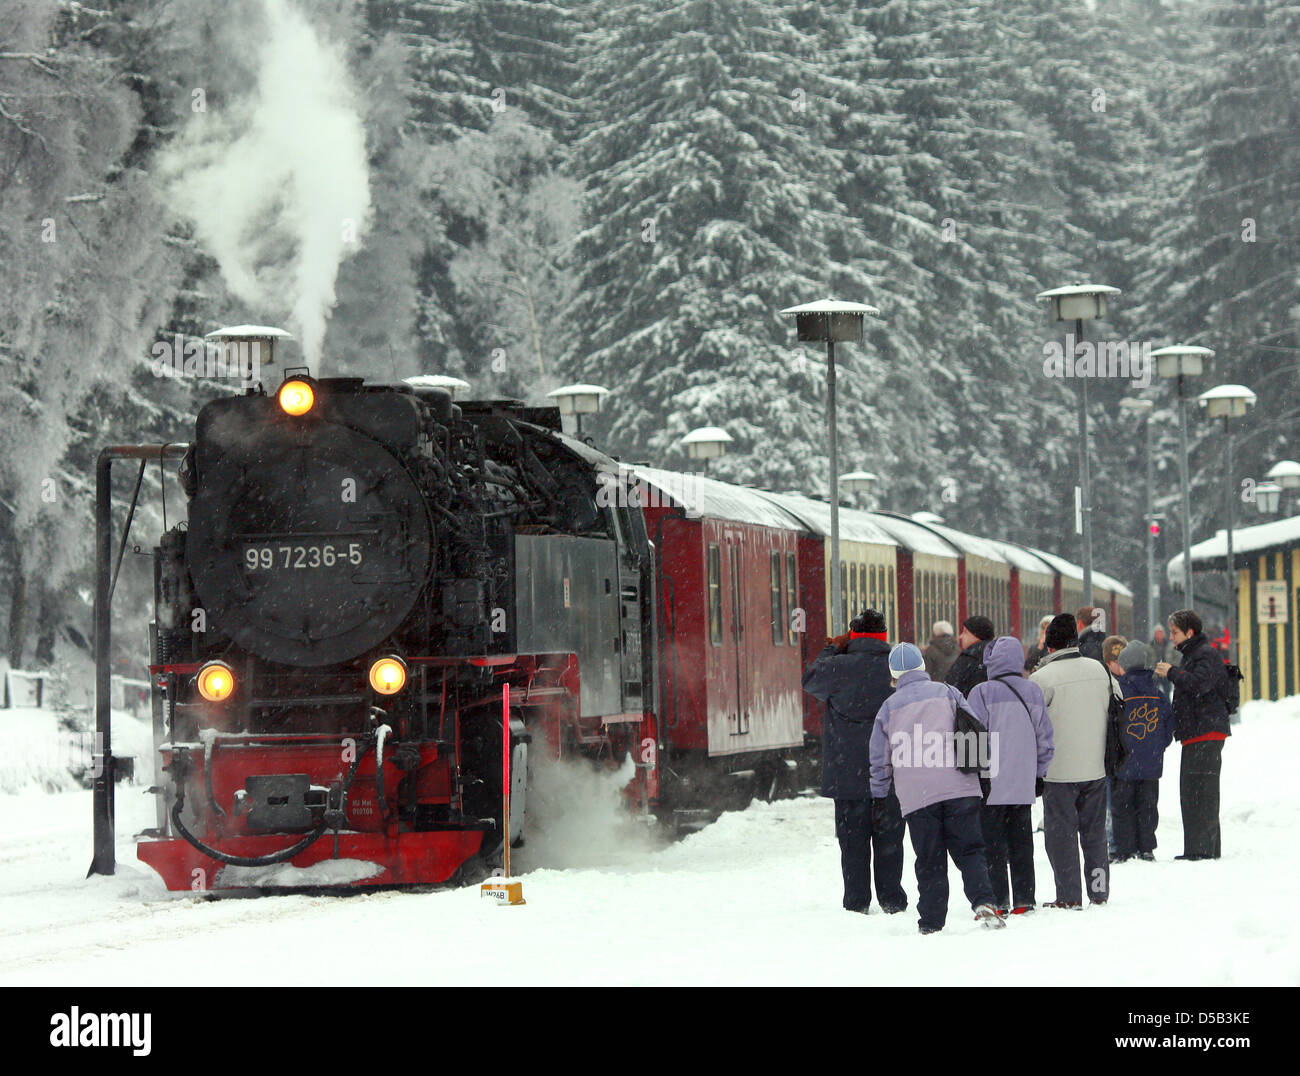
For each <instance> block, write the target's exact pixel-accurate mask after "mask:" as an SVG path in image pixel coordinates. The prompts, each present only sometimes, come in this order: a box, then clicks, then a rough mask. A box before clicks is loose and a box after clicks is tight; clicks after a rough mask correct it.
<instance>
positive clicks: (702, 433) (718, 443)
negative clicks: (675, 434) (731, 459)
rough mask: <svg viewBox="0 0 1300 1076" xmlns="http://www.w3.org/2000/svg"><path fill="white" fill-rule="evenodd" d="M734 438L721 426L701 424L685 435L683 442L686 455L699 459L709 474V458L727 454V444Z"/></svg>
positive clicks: (714, 458)
mask: <svg viewBox="0 0 1300 1076" xmlns="http://www.w3.org/2000/svg"><path fill="white" fill-rule="evenodd" d="M734 440H735V438H734V437H732V436H731V434H729V433H728V432H727V431H726V430H724V429H722V427H720V426H701V427H699V428H698V429H695V430H691V432H690V433H688V434H687V435H686V436H685V437H683V438H682V444H684V445H685V446H686V455H688V456H689V457H690V458H691V459H693V460H699V461H700V466H701V467H702V468H703V469H704V473H705V474H708V472H709V460H716V459H718V458H719V457H720V456H725V455H726V454H727V446H728V445H729V444H731V443H732V442H733V441H734Z"/></svg>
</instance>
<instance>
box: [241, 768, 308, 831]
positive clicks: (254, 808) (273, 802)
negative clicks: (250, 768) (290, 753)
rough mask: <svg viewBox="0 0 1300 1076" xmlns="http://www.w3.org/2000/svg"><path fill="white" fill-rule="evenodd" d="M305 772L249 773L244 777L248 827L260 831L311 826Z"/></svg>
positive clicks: (297, 828) (302, 828)
mask: <svg viewBox="0 0 1300 1076" xmlns="http://www.w3.org/2000/svg"><path fill="white" fill-rule="evenodd" d="M310 788H311V778H309V777H308V776H307V774H305V773H275V774H255V775H250V776H249V778H248V781H247V792H248V828H249V829H251V830H260V831H261V832H264V833H284V832H292V831H294V830H308V829H311V827H312V817H311V808H310V807H309V806H308V805H307V792H308V791H309V790H310Z"/></svg>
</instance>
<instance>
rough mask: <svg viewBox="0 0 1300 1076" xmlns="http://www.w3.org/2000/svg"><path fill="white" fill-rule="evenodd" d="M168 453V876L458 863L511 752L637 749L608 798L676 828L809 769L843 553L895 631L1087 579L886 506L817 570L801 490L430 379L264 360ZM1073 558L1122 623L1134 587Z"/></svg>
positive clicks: (159, 642)
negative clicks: (803, 678) (569, 427)
mask: <svg viewBox="0 0 1300 1076" xmlns="http://www.w3.org/2000/svg"><path fill="white" fill-rule="evenodd" d="M243 329H245V327H241V330H243ZM247 332H249V333H253V334H254V335H259V334H260V336H261V338H262V342H263V343H264V344H265V345H267V346H268V347H273V346H274V343H275V341H274V338H273V336H272V335H270V334H272V333H275V332H278V331H277V330H264V329H257V328H256V327H248V328H247ZM216 335H222V336H223V337H224V338H225V339H226V341H227V344H228V346H229V345H232V344H233V342H234V341H235V340H236V339H237V338H238V337H239V335H240V333H239V331H237V330H225V331H222V333H219V334H216ZM417 380H418V379H417ZM136 447H137V448H141V447H143V446H136ZM154 447H159V446H154ZM161 447H163V448H165V447H166V446H161ZM105 451H106V452H108V451H110V450H105ZM123 451H126V450H123ZM134 458H140V457H139V456H138V455H136V456H135V457H134ZM159 458H162V454H160V455H159ZM179 474H180V478H181V482H182V484H183V486H184V489H185V492H186V495H187V497H188V499H189V505H188V509H189V510H188V519H187V521H186V522H185V523H183V524H180V525H177V526H175V527H172V528H170V529H169V530H167V531H166V532H165V533H164V534H163V535H162V537H161V539H160V541H159V542H158V545H157V548H156V550H155V556H154V566H155V620H154V625H153V630H152V651H153V653H152V663H151V666H150V672H151V679H152V683H153V687H154V734H155V741H156V744H157V760H158V763H159V772H160V780H159V783H158V784H157V785H155V787H154V788H153V789H151V791H152V792H153V793H154V795H155V796H156V797H157V805H158V810H157V814H158V818H157V826H156V827H155V828H153V829H151V830H150V831H147V832H146V833H144V834H142V835H141V836H140V839H139V840H138V843H137V854H138V856H139V858H140V859H142V860H143V861H144V862H146V863H148V864H150V865H151V866H152V867H153V868H155V869H156V870H157V871H158V873H159V874H160V875H161V876H162V878H163V879H164V881H165V883H166V884H167V886H168V887H169V888H172V889H191V888H203V889H224V888H246V887H255V888H264V887H276V886H281V885H322V886H373V885H390V884H413V883H440V882H445V881H448V880H452V881H457V880H467V879H471V878H473V877H476V876H480V875H482V874H484V873H486V871H487V870H488V869H489V868H490V866H491V865H492V863H493V862H495V860H496V857H497V856H498V855H499V853H500V851H501V849H502V848H503V847H504V846H505V842H506V841H510V842H511V844H515V843H517V842H519V841H520V840H521V839H522V838H523V836H524V834H525V832H526V830H527V826H528V822H527V819H528V802H527V796H528V781H527V773H528V768H529V765H528V764H529V758H530V753H531V756H532V758H533V759H534V760H536V758H537V755H538V753H541V752H544V753H545V754H546V755H547V756H548V757H551V758H561V759H569V760H586V761H587V762H589V763H590V764H593V765H597V766H626V764H627V763H628V762H629V760H630V761H631V763H632V766H633V773H634V776H633V777H632V779H631V780H630V781H629V783H628V785H627V786H626V789H625V798H626V800H627V803H628V806H629V808H630V809H631V810H632V811H634V812H637V813H639V814H640V815H641V816H643V817H646V818H650V817H655V818H659V819H666V820H670V821H671V822H673V824H674V825H678V826H683V827H685V828H693V827H695V826H697V825H699V824H703V823H704V822H707V821H708V820H709V819H711V818H712V817H715V816H716V813H717V812H718V811H719V810H720V809H723V808H726V807H731V806H743V805H744V804H746V803H748V802H749V801H750V799H751V798H752V797H754V796H756V795H757V796H761V797H773V796H778V795H783V794H791V793H793V792H794V791H796V790H798V789H800V788H803V787H806V786H807V785H808V784H809V783H810V782H812V781H814V780H815V779H816V776H817V774H816V771H817V765H818V759H819V754H820V734H821V721H822V713H821V709H820V706H819V704H818V703H816V701H815V700H810V699H807V698H806V697H805V696H804V695H803V694H802V691H801V690H800V671H801V669H802V668H803V667H804V665H805V664H806V663H807V662H808V661H810V660H811V659H812V658H813V657H814V656H815V654H816V653H817V651H818V650H819V649H820V647H821V646H822V643H823V639H824V638H825V635H826V634H828V633H829V632H828V626H829V623H830V620H831V615H830V610H831V604H830V603H831V593H832V587H831V582H832V579H833V573H835V572H836V571H837V569H838V573H839V576H840V581H841V584H842V586H841V590H842V599H841V600H842V602H843V606H842V609H841V612H842V614H844V615H846V616H847V615H848V614H851V613H852V612H853V611H855V610H857V609H859V608H861V607H863V606H866V605H871V606H874V607H875V608H878V609H880V610H882V612H884V613H885V616H886V620H887V622H888V624H889V626H890V637H891V638H893V639H900V638H901V639H918V640H919V641H921V642H924V641H925V634H924V633H925V632H926V630H927V629H928V627H929V624H930V623H931V621H932V620H934V619H939V618H946V619H949V620H951V621H954V622H957V621H959V620H960V619H962V618H964V617H965V616H967V615H968V614H969V613H975V612H978V613H983V614H985V615H988V616H990V617H991V618H992V619H993V620H994V623H995V625H996V626H997V628H998V630H999V631H1000V632H1004V633H1011V634H1016V635H1018V636H1021V637H1028V638H1032V637H1033V633H1034V630H1035V628H1036V625H1037V623H1038V619H1039V617H1040V616H1042V615H1044V614H1046V613H1052V612H1057V611H1060V610H1061V609H1063V608H1070V609H1073V608H1074V607H1075V606H1076V605H1078V604H1079V603H1080V601H1081V599H1082V591H1081V586H1080V580H1081V577H1082V572H1081V571H1080V570H1079V569H1077V568H1076V567H1075V566H1073V565H1071V564H1069V563H1068V562H1066V561H1063V560H1061V559H1060V558H1057V557H1054V556H1052V555H1051V554H1048V553H1044V552H1041V551H1038V550H1033V549H1029V548H1028V547H1023V546H1017V545H1013V544H1012V543H1008V542H998V541H993V540H990V539H985V538H979V537H976V536H973V535H967V534H963V533H961V532H959V531H956V530H954V529H952V528H949V527H946V526H944V525H942V523H941V522H938V521H935V520H928V521H918V520H916V519H912V518H908V517H903V516H897V515H893V514H891V513H883V512H862V511H856V510H854V509H850V508H841V510H840V538H841V543H840V561H839V564H838V565H835V564H832V563H831V543H830V541H829V506H827V505H826V504H825V503H824V502H821V501H815V500H811V499H809V498H807V497H803V496H799V495H797V494H779V493H772V492H768V491H763V490H756V489H751V488H745V487H738V486H735V485H731V484H728V483H725V482H720V481H717V480H714V479H710V478H708V477H707V476H702V475H685V474H677V473H673V472H668V471H662V470H657V469H654V468H648V467H631V466H626V465H623V464H621V463H619V462H618V461H617V460H615V459H614V458H612V457H610V456H607V455H605V454H603V453H601V452H599V451H597V450H596V449H594V448H593V447H591V445H590V444H589V443H587V442H585V441H581V440H578V439H576V438H573V437H569V436H566V435H565V434H564V433H563V432H562V427H561V423H560V416H559V413H558V411H557V410H555V409H553V408H535V407H528V406H525V405H523V404H521V403H519V402H516V401H509V400H492V401H469V402H462V403H459V404H458V403H456V402H455V401H453V399H452V397H451V395H450V394H449V393H448V392H447V391H446V390H444V389H440V388H435V387H424V386H419V385H411V384H400V385H382V384H367V383H365V382H364V381H362V380H361V379H355V378H320V379H317V378H313V377H311V376H310V375H309V374H308V373H307V371H305V370H293V369H289V370H286V371H285V372H284V374H283V376H282V379H281V381H280V384H279V387H278V388H276V389H275V390H274V391H273V392H268V391H267V389H266V388H265V387H264V386H263V385H262V384H260V383H259V384H258V385H257V386H255V387H254V388H251V389H250V390H249V391H248V392H247V393H246V394H244V395H242V396H235V397H228V398H223V399H219V400H217V401H215V402H213V403H210V404H208V405H207V406H205V407H204V408H203V409H202V411H201V412H200V413H199V416H198V420H197V423H196V427H195V436H194V439H193V442H192V444H190V445H189V446H188V448H187V449H186V451H185V454H184V458H183V460H182V462H181V465H180V469H179ZM102 488H103V490H104V491H105V496H104V500H105V501H106V500H107V493H106V491H107V488H108V486H107V483H106V482H105V483H104V484H103V487H102ZM107 548H108V545H107V542H106V541H105V540H104V538H103V536H101V554H102V555H101V558H100V559H101V562H103V563H107V560H108V558H107V555H106V551H107ZM1094 580H1095V583H1096V584H1097V585H1098V586H1100V587H1101V588H1102V591H1103V594H1102V603H1103V606H1102V607H1103V610H1104V614H1105V617H1106V623H1107V625H1108V630H1119V631H1123V630H1125V628H1126V627H1128V626H1129V625H1131V622H1132V595H1131V593H1129V592H1128V591H1127V589H1126V588H1124V587H1123V586H1122V585H1121V584H1119V583H1118V582H1116V581H1115V580H1112V579H1109V578H1108V577H1106V576H1104V575H1102V574H1101V573H1095V574H1094ZM107 593H108V592H107V591H106V590H102V591H101V595H105V594H107ZM98 607H99V603H97V608H98ZM101 627H104V628H105V631H104V632H103V637H104V638H107V630H106V623H104V622H101ZM105 670H106V666H105ZM103 680H104V683H105V688H106V687H107V675H106V674H105V675H104V677H103ZM507 688H508V691H507V690H506V689H507ZM507 696H508V699H509V709H508V741H507V729H506V724H507V715H506V712H505V711H506V698H507ZM105 697H107V692H106V691H105ZM107 712H108V711H107V704H106V703H105V704H104V705H103V707H102V715H101V716H103V717H104V718H105V719H107ZM506 742H508V744H509V748H508V750H509V759H510V772H511V778H510V786H511V787H510V789H509V804H510V810H509V833H506V832H505V829H506V812H505V811H504V809H503V796H504V794H505V789H504V788H503V784H504V781H505V778H504V776H503V767H502V765H501V756H502V753H503V747H504V744H505V743H506ZM105 761H106V762H107V763H108V767H107V773H106V774H105V775H103V776H101V778H98V779H97V784H96V803H97V807H96V811H97V813H96V825H97V830H96V849H97V862H98V861H99V859H100V853H101V849H106V850H107V851H106V852H105V853H104V859H105V861H106V862H108V863H109V869H111V850H112V840H111V824H110V825H108V826H101V825H100V822H101V817H107V818H109V819H111V813H112V807H111V803H112V798H111V797H112V762H113V761H114V760H113V759H112V756H111V752H107V751H106V759H105ZM101 786H103V787H102V788H101ZM103 805H106V806H103ZM101 806H103V810H101ZM101 831H103V832H104V833H105V834H106V836H104V838H103V839H102V840H101ZM95 869H96V867H95V866H93V865H92V870H95ZM101 869H103V868H102V867H101Z"/></svg>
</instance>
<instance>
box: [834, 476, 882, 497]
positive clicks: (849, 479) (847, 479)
mask: <svg viewBox="0 0 1300 1076" xmlns="http://www.w3.org/2000/svg"><path fill="white" fill-rule="evenodd" d="M878 481H879V479H878V478H877V477H876V476H875V475H874V474H872V473H871V472H870V471H850V472H849V473H848V474H842V475H840V489H842V490H844V491H845V492H847V493H849V494H850V495H852V496H853V497H854V499H855V503H856V498H857V494H859V493H865V492H866V491H867V490H869V489H870V488H871V487H872V486H874V485H875V484H876V483H877V482H878Z"/></svg>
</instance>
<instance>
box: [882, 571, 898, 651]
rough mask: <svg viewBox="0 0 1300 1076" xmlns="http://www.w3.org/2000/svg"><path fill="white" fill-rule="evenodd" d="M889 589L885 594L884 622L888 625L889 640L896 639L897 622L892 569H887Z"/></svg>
mask: <svg viewBox="0 0 1300 1076" xmlns="http://www.w3.org/2000/svg"><path fill="white" fill-rule="evenodd" d="M888 571H889V589H888V590H887V591H886V592H885V605H886V606H887V608H886V611H885V621H886V623H888V624H889V635H890V638H892V639H895V640H897V639H898V621H897V620H896V619H895V618H894V569H893V567H892V566H891V567H890V568H889V569H888Z"/></svg>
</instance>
